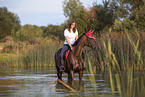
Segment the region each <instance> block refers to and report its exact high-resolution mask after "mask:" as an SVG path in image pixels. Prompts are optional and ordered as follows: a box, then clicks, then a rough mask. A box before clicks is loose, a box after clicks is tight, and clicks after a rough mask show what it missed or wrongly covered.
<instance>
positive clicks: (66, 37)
mask: <svg viewBox="0 0 145 97" xmlns="http://www.w3.org/2000/svg"><path fill="white" fill-rule="evenodd" d="M65 39H66V40H67V43H68V45H69V46H70V48H71V50H72V46H71V43H70V41H69V39H68V36H65Z"/></svg>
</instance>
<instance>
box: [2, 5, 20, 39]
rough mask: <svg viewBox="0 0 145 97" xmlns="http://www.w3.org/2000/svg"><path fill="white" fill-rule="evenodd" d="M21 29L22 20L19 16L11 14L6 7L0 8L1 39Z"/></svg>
mask: <svg viewBox="0 0 145 97" xmlns="http://www.w3.org/2000/svg"><path fill="white" fill-rule="evenodd" d="M20 28H21V25H20V20H19V17H18V16H17V15H15V14H14V13H12V12H9V11H8V10H7V8H6V7H1V8H0V39H1V38H4V37H5V36H7V35H11V34H12V32H13V34H14V35H15V32H16V31H18V30H19V29H20Z"/></svg>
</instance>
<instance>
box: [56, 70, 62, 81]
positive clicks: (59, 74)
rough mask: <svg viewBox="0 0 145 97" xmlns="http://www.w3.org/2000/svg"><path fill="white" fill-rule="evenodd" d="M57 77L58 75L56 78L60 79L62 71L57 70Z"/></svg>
mask: <svg viewBox="0 0 145 97" xmlns="http://www.w3.org/2000/svg"><path fill="white" fill-rule="evenodd" d="M57 77H58V79H60V80H62V72H60V71H57Z"/></svg>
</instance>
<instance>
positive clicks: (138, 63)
mask: <svg viewBox="0 0 145 97" xmlns="http://www.w3.org/2000/svg"><path fill="white" fill-rule="evenodd" d="M144 37H145V32H139V31H137V30H135V32H134V33H133V32H129V31H127V30H126V31H125V32H120V33H117V32H112V31H111V29H110V30H109V32H108V33H105V34H101V37H99V38H96V39H97V41H98V43H99V44H100V46H101V48H102V49H101V50H100V51H99V52H96V51H91V52H89V53H86V52H85V53H86V57H89V58H90V61H91V64H92V67H94V68H96V70H101V71H108V70H109V68H108V66H110V68H111V70H113V71H122V70H123V71H126V70H129V68H130V67H132V66H133V70H144V68H145V66H144V65H143V64H144V60H145V45H144V44H145V40H144ZM62 46H63V42H61V43H60V42H58V40H54V39H48V40H45V39H43V40H42V42H41V44H40V45H32V46H29V47H28V46H27V45H26V46H25V47H21V48H23V49H24V50H23V51H21V50H19V49H18V50H17V51H18V52H19V53H20V54H19V56H18V57H15V58H11V61H10V62H9V64H11V65H15V66H54V54H55V52H56V51H57V50H58V49H59V48H61V47H62ZM17 48H19V47H18V46H16V49H17ZM27 48H28V49H27ZM86 49H87V48H86ZM87 61H88V60H87V59H86V62H87ZM86 65H88V64H86ZM88 67H89V65H88Z"/></svg>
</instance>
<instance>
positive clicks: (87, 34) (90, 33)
mask: <svg viewBox="0 0 145 97" xmlns="http://www.w3.org/2000/svg"><path fill="white" fill-rule="evenodd" d="M93 32H94V30H93V31H92V29H91V30H90V31H89V32H87V33H86V36H90V35H92V34H93Z"/></svg>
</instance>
